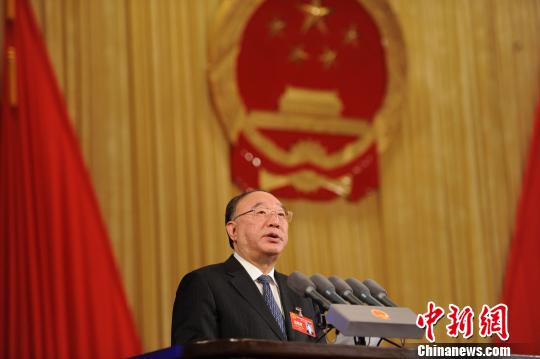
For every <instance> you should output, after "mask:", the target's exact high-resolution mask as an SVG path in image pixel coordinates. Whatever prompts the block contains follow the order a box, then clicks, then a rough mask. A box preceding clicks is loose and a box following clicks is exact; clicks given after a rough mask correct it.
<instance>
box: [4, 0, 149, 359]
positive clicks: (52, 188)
mask: <svg viewBox="0 0 540 359" xmlns="http://www.w3.org/2000/svg"><path fill="white" fill-rule="evenodd" d="M10 1H11V2H12V3H13V4H14V5H15V10H16V11H15V16H14V17H13V18H12V19H8V20H7V21H6V22H5V38H4V51H3V54H4V58H3V61H2V62H3V72H2V93H1V114H2V116H1V118H0V258H1V259H0V266H1V268H2V270H1V273H0V357H2V358H28V357H38V358H39V357H45V358H84V357H88V358H90V357H91V358H113V357H114V358H120V357H125V356H128V355H134V354H137V353H139V352H140V351H141V347H140V341H139V338H138V336H137V333H136V330H135V326H134V323H133V320H132V317H131V314H130V312H129V308H128V304H127V302H126V298H125V295H124V291H123V288H122V282H121V279H120V275H119V272H118V270H117V268H116V265H115V262H114V257H113V254H112V250H111V247H110V243H109V239H108V235H107V230H106V228H105V225H104V222H103V219H102V218H101V216H100V212H99V208H98V204H97V200H96V197H95V194H94V191H93V188H92V185H91V182H90V177H89V174H88V172H87V170H86V168H85V166H84V163H83V158H82V156H81V153H80V149H79V145H78V142H77V138H76V137H75V134H74V132H73V129H72V127H71V124H70V121H69V118H68V113H67V109H66V105H65V103H64V100H63V98H62V94H61V92H60V89H59V86H58V84H57V82H56V79H55V76H54V73H53V70H52V66H51V64H50V62H49V59H48V55H47V52H46V49H45V46H44V43H43V40H42V37H41V34H40V31H39V29H38V27H37V26H36V21H35V18H34V16H33V13H32V11H31V8H30V7H29V5H28V1H27V0H8V2H10ZM8 5H9V4H8ZM8 8H9V6H8ZM8 13H9V11H8Z"/></svg>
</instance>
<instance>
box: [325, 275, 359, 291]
mask: <svg viewBox="0 0 540 359" xmlns="http://www.w3.org/2000/svg"><path fill="white" fill-rule="evenodd" d="M328 280H329V281H330V283H332V284H333V285H334V287H336V292H338V294H339V295H343V293H345V292H346V291H348V290H349V291H351V292H352V291H353V290H352V288H351V286H350V285H348V284H347V282H345V281H344V280H343V279H341V278H339V277H336V276H335V275H333V276H330V277H328Z"/></svg>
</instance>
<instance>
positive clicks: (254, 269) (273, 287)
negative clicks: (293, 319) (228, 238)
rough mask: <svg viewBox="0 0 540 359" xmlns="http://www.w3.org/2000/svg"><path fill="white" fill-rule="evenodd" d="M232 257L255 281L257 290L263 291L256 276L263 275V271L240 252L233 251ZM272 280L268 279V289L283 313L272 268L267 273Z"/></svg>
mask: <svg viewBox="0 0 540 359" xmlns="http://www.w3.org/2000/svg"><path fill="white" fill-rule="evenodd" d="M234 258H236V259H237V260H238V262H240V264H241V265H242V267H244V269H245V270H246V271H247V272H248V274H249V276H250V277H251V280H253V281H254V282H255V285H256V286H257V288H259V292H261V294H262V291H263V285H262V283H259V281H258V280H257V278H259V277H260V276H261V275H264V273H263V272H262V271H261V270H260V269H259V268H257V267H255V266H254V265H253V264H251V263H250V262H248V261H247V260H246V259H244V258H242V256H240V254H238V253H236V252H234ZM267 275H268V276H269V277H270V278H272V280H271V281H270V289H271V290H272V295H273V296H274V300H275V301H276V303H277V306H278V308H279V310H280V311H281V314H283V308H282V307H281V298H280V297H279V288H278V286H277V284H276V279H275V278H274V268H272V270H271V271H270V273H268V274H267Z"/></svg>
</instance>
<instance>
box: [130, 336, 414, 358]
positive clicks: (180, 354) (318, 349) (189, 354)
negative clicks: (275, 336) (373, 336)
mask: <svg viewBox="0 0 540 359" xmlns="http://www.w3.org/2000/svg"><path fill="white" fill-rule="evenodd" d="M137 358H141V359H143V358H144V359H176V358H321V359H322V358H328V359H340V358H418V356H417V353H416V349H400V348H374V347H364V346H351V345H337V344H311V343H300V342H278V341H271V340H255V339H227V340H211V341H203V342H197V343H192V344H186V345H176V346H173V347H171V348H167V349H162V350H158V351H155V352H151V353H147V354H143V355H141V356H138V357H137Z"/></svg>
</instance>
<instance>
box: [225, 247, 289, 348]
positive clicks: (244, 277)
mask: <svg viewBox="0 0 540 359" xmlns="http://www.w3.org/2000/svg"><path fill="white" fill-rule="evenodd" d="M225 266H226V268H227V272H228V274H229V275H230V276H231V279H230V283H231V285H232V286H233V287H234V288H235V289H236V291H237V292H238V294H240V295H241V296H242V297H243V298H244V299H245V300H246V301H247V302H248V303H249V305H251V307H252V308H253V309H254V310H255V311H256V312H257V313H259V314H260V316H261V317H262V318H263V319H264V321H265V322H266V324H268V326H269V327H270V328H271V329H272V331H273V332H274V333H275V334H276V335H277V336H278V337H279V338H281V340H287V338H284V337H283V334H282V333H281V329H279V326H278V324H277V323H276V320H275V319H274V317H273V316H272V314H271V313H270V309H269V308H268V306H267V305H266V303H265V301H264V299H263V297H262V295H261V292H260V291H259V289H258V288H257V285H256V284H255V283H253V280H251V277H250V276H249V275H248V273H247V272H246V270H245V269H244V267H242V265H241V264H240V263H239V262H238V261H237V260H236V259H235V258H234V257H233V256H231V257H230V258H229V259H228V260H227V261H226V262H225ZM278 285H279V284H278ZM280 292H281V290H280ZM282 300H283V299H282ZM283 310H284V311H285V308H284V309H283ZM285 318H287V314H286V316H285ZM286 320H287V319H286ZM287 331H288V329H287Z"/></svg>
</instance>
